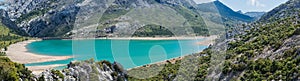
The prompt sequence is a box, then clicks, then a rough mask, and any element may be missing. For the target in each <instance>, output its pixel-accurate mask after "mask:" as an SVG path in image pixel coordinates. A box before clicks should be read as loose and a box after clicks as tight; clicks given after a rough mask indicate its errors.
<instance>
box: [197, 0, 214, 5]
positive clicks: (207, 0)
mask: <svg viewBox="0 0 300 81" xmlns="http://www.w3.org/2000/svg"><path fill="white" fill-rule="evenodd" d="M194 1H195V2H196V3H197V4H200V3H208V2H212V1H215V0H194Z"/></svg>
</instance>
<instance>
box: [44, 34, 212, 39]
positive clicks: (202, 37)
mask: <svg viewBox="0 0 300 81" xmlns="http://www.w3.org/2000/svg"><path fill="white" fill-rule="evenodd" d="M216 37H217V35H212V36H195V37H183V36H179V37H96V38H64V37H44V38H41V39H42V40H88V39H95V40H97V39H103V40H104V39H108V40H191V39H204V38H216Z"/></svg>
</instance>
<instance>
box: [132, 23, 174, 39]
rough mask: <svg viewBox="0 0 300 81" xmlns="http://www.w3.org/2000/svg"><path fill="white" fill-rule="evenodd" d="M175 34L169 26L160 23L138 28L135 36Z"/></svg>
mask: <svg viewBox="0 0 300 81" xmlns="http://www.w3.org/2000/svg"><path fill="white" fill-rule="evenodd" d="M173 35H174V34H173V33H172V32H171V31H169V30H168V29H167V28H165V27H162V26H159V25H146V26H144V27H142V28H140V29H138V30H137V31H136V32H135V33H134V34H133V36H136V37H155V36H169V37H171V36H173Z"/></svg>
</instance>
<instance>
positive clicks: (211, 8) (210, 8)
mask: <svg viewBox="0 0 300 81" xmlns="http://www.w3.org/2000/svg"><path fill="white" fill-rule="evenodd" d="M197 8H198V10H200V11H203V12H213V13H220V15H221V16H222V17H223V19H225V20H230V21H243V22H251V21H254V19H253V18H252V17H249V16H247V15H244V14H241V13H238V12H235V11H233V10H232V9H230V8H229V7H228V6H226V5H224V4H223V3H222V2H220V1H218V0H217V1H213V2H209V3H202V4H198V5H197Z"/></svg>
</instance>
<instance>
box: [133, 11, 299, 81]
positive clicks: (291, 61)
mask: <svg viewBox="0 0 300 81" xmlns="http://www.w3.org/2000/svg"><path fill="white" fill-rule="evenodd" d="M297 19H298V18H297V17H294V16H291V17H287V18H283V19H280V20H274V22H269V23H267V24H263V23H254V24H251V25H245V26H251V28H252V29H251V30H249V31H247V33H246V34H244V35H237V36H236V37H235V38H234V39H235V40H233V41H232V42H230V43H229V44H228V45H229V48H228V49H227V51H226V54H225V55H226V60H225V62H224V65H223V66H224V67H223V68H222V74H221V78H220V79H228V80H242V81H243V80H248V81H260V80H285V81H293V80H298V79H299V78H300V68H299V66H300V57H299V49H300V48H299V44H296V43H295V42H293V40H297V37H295V36H297V35H299V28H300V25H299V24H298V23H299V20H297ZM291 38H294V39H291ZM288 39H289V40H288ZM291 40H292V41H291ZM288 41H290V43H286V42H288ZM212 51H216V50H213V49H211V48H207V49H206V50H204V51H203V52H201V53H199V54H195V55H196V56H201V57H198V59H199V60H198V61H199V62H200V63H199V64H198V67H199V69H198V70H197V71H196V72H189V73H197V76H196V78H195V79H194V80H196V81H203V80H205V79H207V78H206V76H207V74H208V69H209V68H208V67H211V65H210V57H211V56H212V55H214V53H213V52H212ZM268 52H269V54H268ZM203 54H205V55H203ZM185 59H189V58H185ZM178 62H180V61H177V62H176V63H174V64H172V63H167V64H165V65H150V67H140V68H136V69H132V70H130V71H129V74H130V73H131V74H130V75H133V74H145V73H146V72H143V71H147V72H149V73H151V72H155V71H156V69H151V68H157V67H158V66H165V67H164V69H163V70H162V71H160V72H159V74H158V75H157V76H153V77H152V78H146V79H138V78H135V77H130V78H129V80H133V81H134V80H174V77H175V76H182V75H181V73H178V72H179V71H178ZM188 62H192V60H191V61H188ZM192 63H193V62H192ZM181 66H182V65H181ZM191 68H192V69H193V67H191ZM191 68H184V69H183V70H188V69H191ZM181 70H182V69H181ZM149 76H151V75H149ZM170 76H171V77H170ZM176 79H178V78H176ZM181 79H182V80H189V79H186V78H181Z"/></svg>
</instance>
